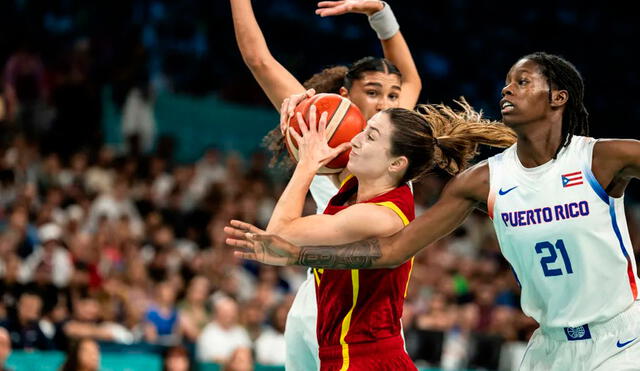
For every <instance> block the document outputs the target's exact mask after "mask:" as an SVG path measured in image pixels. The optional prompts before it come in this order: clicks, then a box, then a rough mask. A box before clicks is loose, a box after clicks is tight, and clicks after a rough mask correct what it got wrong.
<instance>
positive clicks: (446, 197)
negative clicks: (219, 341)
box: [225, 162, 489, 269]
mask: <svg viewBox="0 0 640 371" xmlns="http://www.w3.org/2000/svg"><path fill="white" fill-rule="evenodd" d="M488 195H489V167H488V165H487V163H486V162H483V163H480V164H478V165H476V166H474V167H472V168H470V169H468V170H466V171H464V172H463V173H461V174H460V175H458V176H456V177H454V178H453V179H452V180H451V181H450V182H449V184H448V185H447V187H445V189H444V191H443V193H442V195H441V197H440V199H439V200H438V202H436V204H435V205H434V206H432V207H431V208H429V209H428V210H427V211H426V212H425V213H424V214H422V215H421V216H420V217H418V218H417V219H416V220H414V221H413V222H411V223H410V224H409V225H408V226H407V227H405V228H404V229H402V230H401V231H400V232H398V233H396V234H395V235H393V236H391V237H388V238H376V239H369V240H364V241H358V242H354V243H348V244H344V245H340V246H304V247H299V246H296V245H293V244H291V243H289V242H288V241H286V240H284V239H282V238H281V237H280V236H275V235H272V234H262V233H260V232H259V231H257V230H256V229H253V228H247V227H245V228H238V227H237V226H236V228H230V227H227V228H225V232H227V234H228V235H229V236H230V238H228V239H227V243H228V244H229V245H231V246H235V247H238V248H240V249H242V251H237V252H236V255H237V256H239V257H242V258H245V259H252V260H257V261H260V262H262V263H266V264H273V265H294V264H298V265H304V266H309V267H315V268H331V269H362V268H384V267H396V266H398V265H400V264H402V263H403V262H405V261H406V260H407V259H409V258H411V257H412V256H414V255H415V254H416V253H418V252H419V251H420V250H421V249H422V248H424V247H425V246H427V245H429V244H431V243H433V242H435V241H437V240H439V239H440V238H442V237H444V236H446V235H447V234H449V233H451V232H452V231H453V230H455V229H456V228H457V227H458V226H460V225H461V224H462V222H463V221H464V220H465V219H466V217H467V216H468V215H469V214H470V213H471V212H472V211H473V210H474V208H476V207H478V206H482V204H483V203H484V202H485V201H486V199H487V197H488Z"/></svg>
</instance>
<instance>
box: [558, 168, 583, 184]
mask: <svg viewBox="0 0 640 371" xmlns="http://www.w3.org/2000/svg"><path fill="white" fill-rule="evenodd" d="M561 177H562V187H563V188H567V187H573V186H577V185H580V184H582V180H583V179H582V171H576V172H573V173H568V174H562V176H561Z"/></svg>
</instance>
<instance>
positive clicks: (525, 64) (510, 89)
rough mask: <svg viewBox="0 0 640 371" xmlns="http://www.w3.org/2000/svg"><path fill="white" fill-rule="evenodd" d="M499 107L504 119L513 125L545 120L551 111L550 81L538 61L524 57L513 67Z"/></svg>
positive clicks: (507, 123)
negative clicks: (542, 71)
mask: <svg viewBox="0 0 640 371" xmlns="http://www.w3.org/2000/svg"><path fill="white" fill-rule="evenodd" d="M500 110H501V113H502V121H503V122H504V123H505V124H506V125H508V126H510V127H514V126H518V125H519V124H526V123H530V122H535V121H538V120H543V119H544V118H545V117H546V116H547V115H548V114H549V112H550V111H551V104H550V102H549V84H548V82H547V79H546V77H545V76H544V75H543V74H542V73H541V71H540V67H539V66H538V64H537V63H536V62H534V61H532V60H530V59H521V60H519V61H518V62H517V63H516V64H514V65H513V67H511V70H509V73H508V74H507V79H506V81H505V87H504V88H502V99H501V100H500Z"/></svg>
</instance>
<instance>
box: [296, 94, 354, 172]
mask: <svg viewBox="0 0 640 371" xmlns="http://www.w3.org/2000/svg"><path fill="white" fill-rule="evenodd" d="M296 118H297V120H298V124H299V125H300V131H301V132H302V135H300V134H298V132H297V131H295V130H294V129H293V128H289V134H290V135H291V136H292V137H293V138H294V139H295V140H296V142H297V143H298V166H305V167H306V168H307V169H309V170H312V171H313V172H314V173H315V172H316V171H318V170H319V169H320V168H321V167H323V166H324V165H326V164H327V163H329V161H331V160H333V159H334V158H335V157H336V156H338V155H339V154H340V153H342V152H344V151H346V150H348V149H349V148H351V143H349V142H346V143H342V144H340V145H338V146H336V147H335V148H331V147H330V146H329V143H328V141H329V139H328V138H327V137H326V135H325V134H326V133H325V132H326V126H327V112H326V111H325V112H322V114H321V115H320V120H317V111H316V106H315V104H313V105H311V107H310V108H309V122H308V123H306V122H305V121H304V118H303V117H302V114H301V113H300V112H296Z"/></svg>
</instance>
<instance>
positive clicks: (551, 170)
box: [229, 53, 640, 371]
mask: <svg viewBox="0 0 640 371" xmlns="http://www.w3.org/2000/svg"><path fill="white" fill-rule="evenodd" d="M502 96H503V98H502V100H501V101H500V107H501V109H502V117H503V121H504V122H505V124H507V125H508V126H509V127H511V128H512V129H513V130H514V131H515V132H516V134H517V135H518V141H517V143H516V144H515V145H514V146H512V147H510V148H509V149H507V150H505V151H504V152H503V153H501V154H499V155H496V156H494V157H491V158H489V159H488V161H484V162H481V163H479V164H477V165H476V166H473V167H472V168H470V169H469V170H466V171H464V172H462V173H461V174H459V175H458V176H456V177H454V178H453V180H451V182H450V183H449V184H448V186H447V187H446V188H445V190H444V191H443V193H442V195H441V197H440V199H439V201H438V202H437V203H436V204H435V205H434V206H432V207H431V208H430V209H429V210H428V211H427V212H425V213H424V214H423V215H422V216H420V218H418V219H416V221H415V222H413V223H411V224H410V225H409V226H408V227H406V228H404V229H403V230H402V231H401V232H400V233H398V234H396V235H394V236H392V237H390V238H387V239H369V240H367V241H361V242H356V243H352V244H347V245H343V246H329V247H303V248H299V247H297V246H294V245H292V244H289V243H287V242H286V241H284V240H282V239H280V238H277V237H276V236H270V235H257V233H259V231H258V230H257V229H253V228H251V231H252V232H254V233H256V234H254V233H247V234H245V238H249V239H250V240H248V241H244V240H229V243H231V244H235V245H237V246H243V247H247V248H251V249H253V252H251V253H238V255H240V256H243V257H246V258H250V259H257V260H260V261H262V262H265V263H277V264H295V263H297V264H302V265H307V266H313V267H318V268H380V267H393V266H398V265H399V264H402V263H403V262H404V261H406V260H407V259H409V258H410V257H411V256H413V255H414V254H415V253H417V252H418V251H419V250H420V249H421V248H422V247H424V246H426V245H429V244H430V243H432V242H434V241H436V240H438V239H439V238H441V237H443V236H445V235H446V234H448V233H449V232H451V231H452V230H454V229H455V228H456V227H458V226H459V225H460V224H461V223H462V222H463V221H464V219H465V218H466V217H467V215H469V213H471V211H472V210H473V209H474V208H480V209H482V210H485V211H487V213H488V214H489V217H491V218H492V219H493V224H494V228H495V230H496V233H497V236H498V240H499V243H500V248H501V250H502V253H503V254H504V256H505V257H506V259H507V260H508V261H509V263H510V264H511V266H512V267H513V270H514V272H515V274H516V278H517V280H518V282H519V284H520V285H521V288H522V295H521V306H522V309H523V311H524V312H525V313H526V314H527V315H529V316H531V317H533V318H534V319H535V320H536V321H538V322H539V323H540V328H539V329H538V330H536V332H535V333H534V334H533V336H532V338H531V340H530V341H529V346H528V348H527V351H526V353H525V355H524V359H523V361H522V363H521V366H520V369H521V370H602V371H605V370H638V369H640V366H639V365H640V319H639V318H640V305H639V303H638V301H637V300H638V287H637V281H638V275H637V267H636V265H635V259H634V255H633V248H632V246H631V241H630V238H629V232H628V228H627V225H626V220H625V213H624V204H623V196H624V191H625V188H626V187H627V185H628V184H629V182H630V181H631V179H637V178H640V141H638V140H620V139H604V140H596V139H593V138H589V137H586V136H583V135H586V134H587V129H588V127H587V117H588V114H587V110H586V108H585V107H584V105H583V96H584V85H583V81H582V77H581V76H580V73H579V72H578V71H577V70H576V69H575V67H574V66H573V65H572V64H571V63H569V62H567V61H566V60H564V59H562V58H560V57H558V56H555V55H549V54H545V53H534V54H530V55H527V56H525V57H523V58H522V59H520V60H519V61H518V62H517V63H516V64H514V65H513V66H512V67H511V69H510V70H509V72H508V74H507V79H506V86H505V87H504V88H503V89H502ZM439 141H441V140H439ZM236 225H237V226H238V227H239V228H240V229H241V230H246V229H247V228H249V226H248V225H244V224H243V225H240V224H236ZM229 231H230V232H233V231H232V230H229ZM234 235H235V236H240V234H239V233H237V231H236V233H234ZM267 250H268V251H269V253H270V254H269V255H265V254H264V252H265V251H267Z"/></svg>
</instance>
